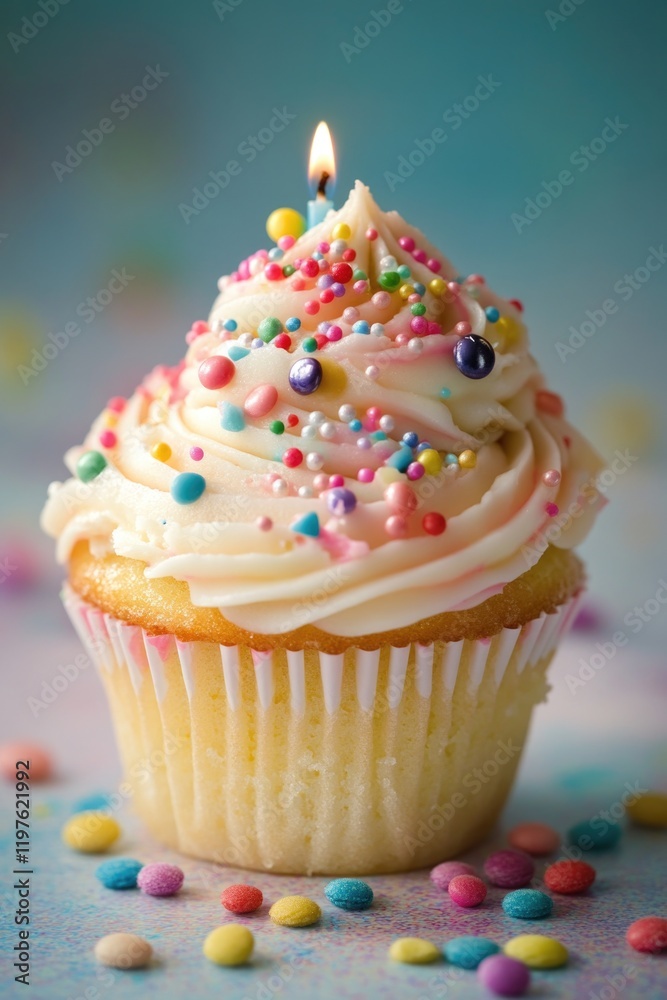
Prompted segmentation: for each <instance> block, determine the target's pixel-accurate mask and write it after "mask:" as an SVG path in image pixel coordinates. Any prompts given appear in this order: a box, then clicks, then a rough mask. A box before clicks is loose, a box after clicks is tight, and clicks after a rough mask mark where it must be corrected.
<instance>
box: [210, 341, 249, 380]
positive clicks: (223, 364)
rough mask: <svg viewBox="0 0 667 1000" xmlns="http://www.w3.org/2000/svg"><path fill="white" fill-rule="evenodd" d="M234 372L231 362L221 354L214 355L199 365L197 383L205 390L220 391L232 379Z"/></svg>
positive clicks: (234, 368)
mask: <svg viewBox="0 0 667 1000" xmlns="http://www.w3.org/2000/svg"><path fill="white" fill-rule="evenodd" d="M230 353H231V348H230ZM246 353H247V352H246ZM235 371H236V367H235V365H234V362H233V361H230V359H229V358H228V357H225V356H224V355H222V354H214V355H213V356H212V357H210V358H206V360H205V361H202V363H201V364H200V366H199V381H200V382H201V384H202V385H203V386H204V388H205V389H222V388H223V386H226V385H228V384H229V383H230V382H231V380H232V379H233V378H234V373H235Z"/></svg>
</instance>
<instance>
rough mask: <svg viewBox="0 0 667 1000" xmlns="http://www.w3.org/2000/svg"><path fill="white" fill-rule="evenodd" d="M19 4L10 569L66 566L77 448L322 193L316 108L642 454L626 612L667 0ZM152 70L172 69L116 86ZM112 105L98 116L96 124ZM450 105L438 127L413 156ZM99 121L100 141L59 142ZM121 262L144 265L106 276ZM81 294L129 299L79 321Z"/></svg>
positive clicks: (626, 529)
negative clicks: (223, 281) (85, 144)
mask: <svg viewBox="0 0 667 1000" xmlns="http://www.w3.org/2000/svg"><path fill="white" fill-rule="evenodd" d="M0 16H1V18H2V31H1V32H0V51H1V52H2V55H1V60H0V67H1V68H0V92H1V93H2V96H3V105H4V107H3V112H2V130H3V143H2V150H3V157H2V208H1V210H0V273H1V274H2V287H1V292H0V324H1V328H2V343H1V349H0V397H1V403H0V407H1V411H0V412H1V415H2V420H3V427H4V432H3V434H2V451H3V462H2V469H3V480H4V481H3V490H2V496H3V499H2V509H1V510H0V515H1V517H2V524H1V526H0V554H2V553H5V556H6V554H7V553H8V552H9V553H10V564H11V565H16V564H17V563H19V564H20V569H19V570H16V571H14V572H13V575H12V576H11V577H10V578H9V579H8V580H7V581H6V582H7V583H9V584H10V586H9V587H6V586H5V587H3V588H1V590H2V592H3V593H6V592H7V591H8V590H10V591H13V590H14V589H15V587H18V586H19V585H20V583H21V582H22V581H24V582H26V583H31V582H34V583H40V582H42V583H44V582H45V578H46V577H47V576H50V577H51V579H53V577H55V576H57V573H58V571H57V570H55V569H54V568H53V567H52V546H51V544H50V542H49V541H48V540H44V539H42V538H41V537H40V535H39V532H38V531H37V530H36V521H37V517H38V514H39V510H40V508H41V506H42V503H43V499H44V496H45V491H46V486H47V484H48V483H49V481H50V480H52V479H56V478H62V477H63V476H64V474H65V472H64V467H63V465H62V460H61V456H62V453H63V452H64V450H65V449H66V447H68V446H69V445H71V444H73V443H78V442H80V441H81V439H82V437H83V435H84V432H85V430H86V429H87V427H88V425H89V424H90V422H91V420H92V419H93V417H94V416H95V415H96V414H97V412H98V411H99V409H100V408H101V406H102V405H103V404H104V402H105V401H106V399H107V398H108V397H109V396H110V395H113V394H126V393H129V392H131V390H132V389H133V387H134V386H135V384H136V383H137V382H138V380H139V379H140V377H141V375H142V374H143V373H144V371H145V370H146V369H147V368H148V367H151V366H152V365H153V364H155V363H157V362H168V363H172V362H175V361H176V360H177V359H178V358H179V356H180V355H181V354H182V352H183V350H184V343H183V336H184V333H185V331H186V330H187V329H188V328H189V326H190V323H191V321H192V320H193V319H198V318H203V317H205V316H206V315H207V313H208V309H209V307H210V304H211V302H212V300H213V298H214V295H215V291H216V280H217V278H218V277H219V275H220V274H222V273H226V272H228V271H230V270H232V269H233V268H234V266H235V265H236V263H237V262H238V260H239V259H241V258H242V257H245V256H246V255H247V254H248V253H249V252H251V251H253V250H254V249H256V248H257V247H259V246H262V245H266V234H265V231H264V223H265V220H266V218H267V216H268V215H269V213H270V212H271V211H272V210H273V209H274V208H276V207H279V206H282V205H290V206H294V207H296V208H299V209H300V210H302V211H303V210H304V209H305V202H306V199H307V197H308V191H307V184H306V160H307V153H308V148H309V145H310V140H311V136H312V133H313V130H314V127H315V125H316V124H317V122H318V121H319V120H320V119H321V118H324V119H326V120H327V121H328V123H329V125H330V127H331V129H332V132H333V135H334V139H335V144H336V151H337V158H338V168H339V175H338V184H337V195H336V201H337V203H339V204H340V202H341V201H342V200H343V199H344V197H345V195H346V192H347V191H348V190H349V188H350V186H351V185H352V183H353V182H354V180H355V178H357V177H359V178H361V179H362V180H364V181H365V182H366V183H368V184H369V185H370V186H371V189H372V191H373V193H374V195H375V197H376V200H377V201H378V202H379V203H380V205H381V206H382V207H383V208H386V209H387V208H397V209H398V210H399V211H400V212H401V214H403V215H404V216H405V217H406V218H407V219H409V220H410V221H411V222H412V223H414V224H416V225H417V226H419V227H420V228H422V229H423V230H424V231H425V233H426V234H427V235H428V237H429V238H430V239H431V240H432V241H433V242H434V243H436V244H438V245H439V246H440V247H441V248H442V249H443V251H444V252H445V253H446V254H447V256H449V257H450V259H452V260H453V261H455V262H456V264H457V266H458V267H459V269H460V270H461V272H463V273H470V272H472V271H477V272H481V273H482V274H484V275H485V276H486V278H487V280H488V281H489V283H490V284H491V285H492V286H493V287H494V288H495V289H496V290H497V291H498V292H500V293H502V294H504V295H506V296H507V297H518V298H520V299H522V300H523V301H524V303H525V306H526V318H527V322H528V325H529V328H530V329H531V331H532V340H533V349H534V353H535V354H536V356H537V357H538V359H539V360H540V362H541V364H542V365H543V367H544V368H545V370H546V372H547V373H548V376H549V379H550V381H551V383H552V385H553V387H554V388H555V389H557V390H561V391H562V392H563V393H564V395H565V397H566V399H567V401H568V405H569V412H570V415H571V417H572V419H573V420H574V421H575V422H578V423H579V424H581V425H583V426H584V427H585V428H586V429H587V431H588V432H589V434H590V435H591V437H592V438H593V439H594V440H595V441H596V443H597V444H598V446H599V447H600V449H601V450H602V452H603V453H604V454H605V455H607V456H609V457H610V458H611V457H612V456H613V454H614V451H615V450H616V449H617V448H621V449H624V448H626V447H629V448H630V450H631V452H632V455H633V456H636V460H634V461H633V462H632V463H631V466H630V468H629V469H628V471H627V473H625V474H624V475H623V476H622V477H618V479H617V480H616V481H615V482H614V483H612V484H611V485H610V487H609V498H610V500H611V501H612V503H611V504H610V506H609V507H608V508H607V509H606V510H605V512H604V513H603V515H602V517H601V519H600V524H599V527H598V530H597V531H596V532H595V534H594V537H593V538H592V539H591V541H590V542H589V543H587V552H588V558H589V563H590V565H591V570H592V576H593V593H595V594H596V595H597V598H598V600H599V601H600V604H601V606H604V608H605V609H607V610H608V611H611V612H613V614H621V613H623V612H625V611H626V610H628V609H629V608H631V607H632V606H633V604H634V603H636V602H637V601H639V600H641V601H643V600H645V599H646V598H648V597H650V596H651V595H652V594H653V593H654V592H655V590H656V588H657V586H658V581H659V579H660V576H661V574H663V573H664V572H665V569H666V567H667V559H666V558H665V555H666V552H665V542H664V536H665V532H664V528H663V523H664V510H665V502H664V501H665V488H664V483H665V435H664V433H663V429H664V426H665V422H666V421H665V416H666V412H667V406H666V404H665V392H664V388H663V386H664V373H665V367H666V362H667V346H666V344H667V341H666V337H665V331H664V326H665V323H664V318H663V317H664V305H663V302H664V299H665V288H666V284H667V283H666V280H665V278H666V276H667V266H665V261H664V260H662V261H661V247H662V241H663V240H665V241H667V199H666V198H665V194H664V187H665V161H666V159H667V136H666V131H665V112H664V106H665V85H664V51H665V27H666V25H667V13H666V12H665V8H664V7H663V6H662V5H659V4H656V3H653V2H644V3H637V4H632V5H631V4H628V3H625V2H623V0H583V2H579V3H578V4H576V3H575V2H574V0H561V2H560V4H558V3H555V2H554V3H553V4H552V5H551V6H550V5H549V4H547V3H545V4H542V3H539V2H524V0H515V2H512V3H499V2H498V0H488V2H481V0H472V2H471V0H468V2H464V0H460V2H452V0H445V2H442V3H435V2H430V3H429V2H426V0H403V2H402V3H401V2H399V0H391V2H389V3H387V2H385V0H378V2H376V3H375V4H370V3H369V4H366V3H363V2H358V0H357V2H352V0H338V2H336V3H335V4H325V3H299V2H293V3H291V4H289V5H288V4H282V3H275V2H272V0H216V2H215V3H210V2H192V3H187V4H186V3H182V4H178V3H174V2H170V3H168V4H166V3H164V2H162V3H159V2H157V0H154V2H146V0H141V2H137V0H134V2H128V0H115V2H113V3H111V2H99V3H95V4H90V3H84V2H83V0H69V2H68V3H66V4H65V5H63V6H59V4H58V0H39V2H37V0H35V2H34V3H33V2H14V0H4V3H3V6H2V14H1V15H0ZM147 73H149V77H148V82H149V84H150V85H151V86H152V87H153V89H150V90H144V91H141V90H140V91H138V92H137V91H135V97H134V98H132V96H131V97H130V102H131V105H134V106H131V105H130V104H128V103H125V99H124V97H123V95H125V94H130V95H131V94H132V91H133V88H135V87H141V86H142V81H143V80H144V78H145V77H146V75H147ZM480 78H482V79H483V80H484V81H486V84H485V85H484V87H483V88H482V89H481V90H480V89H478V97H479V95H480V94H481V93H485V94H486V95H487V96H486V97H485V98H484V99H483V100H481V101H480V100H478V99H476V98H475V97H474V95H475V90H476V88H480V86H481V85H480ZM142 93H143V99H136V98H137V95H138V96H139V97H140V98H141V94H142ZM457 105H459V106H460V108H459V109H457ZM275 108H277V109H279V110H282V111H283V113H284V116H285V117H289V116H294V117H293V118H290V120H289V124H287V125H286V126H285V127H284V128H283V130H282V131H281V132H278V133H275V134H274V135H273V136H272V141H271V142H270V143H268V144H267V145H266V147H265V148H264V149H263V150H262V151H261V152H258V153H257V155H256V156H255V157H254V158H253V159H252V162H249V156H248V157H246V156H244V155H241V154H240V152H239V147H240V146H241V144H242V143H244V142H247V140H248V137H249V136H255V135H257V134H260V135H261V134H263V133H261V130H262V129H265V128H266V127H267V126H268V125H269V122H270V120H271V118H272V116H273V115H274V109H275ZM102 119H107V122H108V123H109V124H107V125H105V126H103V128H106V129H107V132H106V134H105V133H104V132H103V131H99V134H98V133H97V132H95V131H93V130H98V129H100V121H101V120H102ZM607 119H610V120H611V121H612V122H615V123H616V124H615V126H614V127H613V128H610V127H609V126H608V125H605V123H606V121H607ZM434 129H441V130H442V132H443V133H444V134H445V136H446V138H445V140H444V141H442V142H440V143H439V144H437V145H436V144H435V143H431V146H432V147H433V152H432V153H431V154H430V155H428V156H422V159H423V160H424V162H423V163H422V164H421V165H419V166H417V167H416V168H414V169H413V170H412V174H411V176H408V177H406V178H405V179H401V180H398V179H397V176H396V175H397V171H398V166H399V164H400V163H401V162H403V163H405V161H406V160H407V161H410V159H412V162H413V163H415V162H418V161H419V159H420V156H419V154H415V152H414V151H415V149H416V148H417V141H418V140H419V141H420V142H422V141H423V140H427V138H428V137H429V136H430V135H431V133H432V132H433V130H434ZM84 130H88V133H89V135H91V134H92V135H93V137H94V138H95V139H98V138H99V139H100V141H99V144H98V145H97V146H92V147H91V149H90V153H89V155H86V156H85V157H83V158H82V159H81V161H80V162H79V163H78V164H77V163H76V161H75V160H72V157H71V156H70V159H69V165H68V164H67V162H66V155H67V147H69V146H72V147H76V146H77V144H78V143H79V142H80V141H81V140H82V139H84V138H85V131H84ZM603 134H604V135H605V138H602V139H601V138H600V137H601V136H602V135H603ZM426 147H427V148H429V149H430V146H429V144H428V142H427V144H426ZM582 147H584V149H583V151H582ZM243 148H245V149H247V146H246V147H243ZM577 151H578V152H577ZM401 157H404V158H405V160H401ZM230 159H237V160H240V162H241V164H242V170H241V172H240V174H239V175H238V176H234V177H232V178H231V179H230V181H229V184H228V186H227V187H226V189H225V190H224V191H221V192H220V193H219V194H218V195H217V196H216V197H214V198H213V199H212V200H211V201H210V204H209V205H208V206H207V207H206V208H205V209H204V210H202V211H200V212H199V214H197V215H195V216H192V217H191V218H190V219H189V221H188V222H187V223H186V222H185V221H184V218H183V212H182V210H179V205H183V204H191V203H192V200H193V189H194V188H202V187H203V185H205V184H206V183H207V181H208V180H209V176H208V175H209V172H210V171H220V170H222V169H224V167H225V164H226V163H227V162H228V161H229V160H230ZM58 164H60V165H61V166H58ZM63 164H64V166H63ZM564 170H569V176H570V178H571V180H570V182H569V183H567V184H565V185H564V186H562V191H561V192H560V193H559V194H558V184H559V183H560V182H558V183H556V181H557V178H558V177H559V175H561V174H562V171H564ZM403 172H404V173H408V172H409V171H407V170H405V169H404V171H403ZM561 180H562V176H561ZM548 191H550V192H551V193H550V194H549V193H547V192H548ZM527 202H533V205H532V207H531V205H530V204H528V205H527ZM529 215H532V217H533V218H532V221H530V220H529V221H526V219H527V217H528V216H529ZM520 217H523V221H522V218H520ZM652 248H654V249H655V250H657V251H658V253H657V255H654V256H653V257H652V258H651V263H650V267H655V268H656V269H655V270H649V269H647V268H646V260H647V258H649V256H650V255H651V254H653V250H652ZM656 262H657V263H656ZM114 270H115V271H116V272H118V273H120V274H123V273H124V274H126V275H131V280H127V279H126V280H127V286H126V287H124V288H122V289H121V290H120V291H118V292H116V293H114V294H113V295H111V296H109V295H108V294H107V293H106V292H104V290H105V289H106V288H107V286H108V284H109V281H110V280H111V278H112V273H113V271H114ZM116 287H118V286H116ZM90 296H92V297H93V298H94V299H95V298H96V297H98V296H99V299H98V302H101V300H105V299H108V298H111V301H110V303H109V304H107V305H104V307H103V308H101V310H100V312H99V313H97V314H96V313H93V314H92V315H93V316H94V318H92V319H91V320H90V321H88V320H87V319H86V318H85V317H88V318H90V315H91V314H90V311H88V310H87V309H86V306H85V305H84V306H83V307H82V308H79V306H80V303H85V300H86V299H88V297H90ZM604 303H606V304H607V305H606V311H605V306H604ZM609 303H611V304H609ZM72 322H76V323H78V326H79V328H80V330H81V332H80V333H79V334H78V335H77V336H76V337H73V338H70V340H69V342H68V343H67V346H66V348H65V349H62V350H61V349H59V350H58V351H57V352H56V356H55V357H52V359H51V360H49V361H48V364H46V366H45V367H44V370H42V371H40V372H39V373H36V374H35V375H30V376H26V373H25V370H24V369H22V368H21V366H22V365H25V366H28V365H30V364H31V363H32V360H31V359H33V360H34V355H33V349H37V350H38V351H40V352H42V350H43V348H44V345H45V344H47V343H50V341H49V334H50V333H51V334H53V335H54V336H56V337H57V335H58V333H60V332H62V331H63V330H64V329H65V327H66V325H67V324H68V323H72ZM584 323H588V324H589V325H588V326H587V327H584V333H582V332H581V331H580V332H579V333H577V332H576V331H577V330H580V328H581V327H582V324H584ZM591 324H592V325H591ZM572 328H574V331H575V332H574V333H573V329H572ZM586 331H588V333H589V334H590V333H591V331H592V336H588V337H587V336H585V335H584V334H585V332H586ZM571 338H573V339H572V341H571V340H570V339H571ZM61 342H62V338H61ZM559 344H560V345H561V347H559V346H558V345H559ZM572 344H575V345H576V344H579V345H581V346H579V347H578V348H577V349H576V350H572V349H571V348H572ZM562 345H565V348H563V346H562ZM568 348H569V349H568ZM48 353H51V354H53V350H52V349H51V348H49V351H48ZM21 373H23V375H22V374H21ZM663 617H664V618H667V615H665V616H663ZM653 627H654V626H653V625H651V629H653ZM656 627H659V628H663V629H664V628H665V626H664V623H663V622H662V619H661V621H660V624H659V625H658V626H656ZM647 631H650V629H648V628H647Z"/></svg>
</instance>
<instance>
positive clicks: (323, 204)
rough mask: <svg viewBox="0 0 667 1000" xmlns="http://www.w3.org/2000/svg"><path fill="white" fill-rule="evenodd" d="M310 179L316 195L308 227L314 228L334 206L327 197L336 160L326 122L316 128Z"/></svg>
mask: <svg viewBox="0 0 667 1000" xmlns="http://www.w3.org/2000/svg"><path fill="white" fill-rule="evenodd" d="M308 180H309V182H310V185H311V190H312V192H313V195H314V197H313V198H311V199H310V201H309V202H308V206H307V209H308V212H307V217H308V228H309V229H312V228H313V226H317V225H319V224H320V222H322V220H323V219H324V217H325V216H326V214H327V212H330V211H331V209H332V208H333V207H334V205H333V201H331V199H330V198H328V197H327V194H328V192H330V191H331V190H332V189H333V186H334V182H335V160H334V151H333V143H332V141H331V133H330V132H329V129H328V127H327V124H326V122H320V124H319V125H318V126H317V128H316V129H315V135H314V136H313V144H312V146H311V148H310V161H309V164H308Z"/></svg>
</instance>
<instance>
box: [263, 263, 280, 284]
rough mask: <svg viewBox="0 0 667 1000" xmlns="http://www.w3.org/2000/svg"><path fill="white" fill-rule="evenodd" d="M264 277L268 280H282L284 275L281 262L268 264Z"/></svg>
mask: <svg viewBox="0 0 667 1000" xmlns="http://www.w3.org/2000/svg"><path fill="white" fill-rule="evenodd" d="M264 277H265V278H266V279H267V281H280V279H281V278H282V277H283V269H282V267H281V266H280V264H267V265H266V267H265V268H264Z"/></svg>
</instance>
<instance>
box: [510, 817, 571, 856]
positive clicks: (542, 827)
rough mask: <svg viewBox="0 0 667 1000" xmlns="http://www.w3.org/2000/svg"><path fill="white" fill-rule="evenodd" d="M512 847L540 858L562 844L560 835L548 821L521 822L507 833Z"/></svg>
mask: <svg viewBox="0 0 667 1000" xmlns="http://www.w3.org/2000/svg"><path fill="white" fill-rule="evenodd" d="M507 839H508V841H509V843H510V844H511V846H512V847H514V848H516V849H517V850H518V851H524V852H525V853H526V854H530V855H532V856H533V857H536V858H540V857H543V856H545V855H547V854H551V853H552V852H553V851H556V850H558V848H559V846H560V835H559V834H558V833H557V832H556V830H554V829H553V827H551V826H547V824H546V823H519V824H518V825H517V826H515V827H513V828H512V829H511V830H510V832H509V833H508V835H507Z"/></svg>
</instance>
